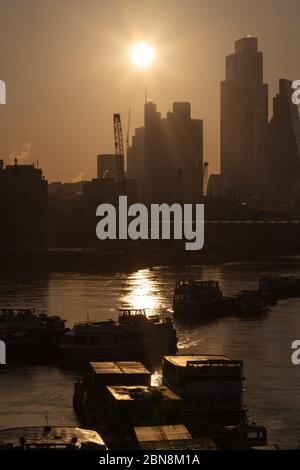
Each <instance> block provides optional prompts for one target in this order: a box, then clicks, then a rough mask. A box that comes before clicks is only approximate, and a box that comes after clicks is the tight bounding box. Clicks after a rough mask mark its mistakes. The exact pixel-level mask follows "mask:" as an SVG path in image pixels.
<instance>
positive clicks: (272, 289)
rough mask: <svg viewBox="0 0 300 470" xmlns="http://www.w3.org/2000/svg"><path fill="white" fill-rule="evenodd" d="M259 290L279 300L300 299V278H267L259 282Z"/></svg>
mask: <svg viewBox="0 0 300 470" xmlns="http://www.w3.org/2000/svg"><path fill="white" fill-rule="evenodd" d="M259 290H260V291H261V292H262V293H263V294H269V295H272V296H274V297H277V298H279V299H284V298H287V297H300V278H299V277H294V276H276V277H275V276H274V277H272V276H265V277H262V278H261V279H260V281H259Z"/></svg>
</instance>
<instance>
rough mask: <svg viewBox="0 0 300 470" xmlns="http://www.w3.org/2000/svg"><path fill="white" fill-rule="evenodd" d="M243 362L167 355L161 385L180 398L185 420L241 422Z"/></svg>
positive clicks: (243, 416)
mask: <svg viewBox="0 0 300 470" xmlns="http://www.w3.org/2000/svg"><path fill="white" fill-rule="evenodd" d="M243 380H244V377H243V362H242V361H240V360H235V359H230V358H228V357H225V356H221V355H196V356H193V355H180V356H166V357H164V362H163V384H165V385H166V386H167V387H169V388H170V389H171V390H173V392H174V393H176V394H177V395H178V396H179V397H180V398H182V400H183V410H184V419H185V422H187V423H193V422H207V423H214V424H218V425H221V426H229V425H237V424H244V423H245V422H246V421H247V409H246V406H245V405H244V393H243V392H244V389H243Z"/></svg>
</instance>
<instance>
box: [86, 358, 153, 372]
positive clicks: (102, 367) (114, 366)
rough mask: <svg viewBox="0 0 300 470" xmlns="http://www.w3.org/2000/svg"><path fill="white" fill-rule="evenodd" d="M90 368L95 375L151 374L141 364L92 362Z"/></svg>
mask: <svg viewBox="0 0 300 470" xmlns="http://www.w3.org/2000/svg"><path fill="white" fill-rule="evenodd" d="M90 367H91V369H92V371H93V373H94V374H95V375H99V374H150V372H149V370H148V369H147V368H146V367H145V366H144V364H142V363H141V362H134V361H121V362H90Z"/></svg>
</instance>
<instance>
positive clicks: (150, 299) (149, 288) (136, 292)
mask: <svg viewBox="0 0 300 470" xmlns="http://www.w3.org/2000/svg"><path fill="white" fill-rule="evenodd" d="M127 288H128V291H127V292H126V294H125V296H123V298H122V303H123V304H125V305H128V306H129V307H131V308H145V309H147V313H148V314H149V313H151V311H153V312H155V311H156V310H159V307H160V305H159V298H158V289H157V287H156V285H155V282H154V281H153V278H152V277H151V271H149V270H148V269H142V270H140V271H137V272H136V273H133V274H131V275H130V276H128V286H127Z"/></svg>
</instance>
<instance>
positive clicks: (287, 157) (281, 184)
mask: <svg viewBox="0 0 300 470" xmlns="http://www.w3.org/2000/svg"><path fill="white" fill-rule="evenodd" d="M293 91H294V90H293V89H292V82H291V81H290V80H285V79H280V80H279V93H278V94H277V95H276V96H275V97H274V98H273V117H272V118H271V120H270V122H269V125H268V152H267V161H266V178H265V182H266V192H267V193H268V194H269V195H272V196H279V197H281V198H285V197H288V195H289V193H290V191H291V190H292V189H293V187H294V185H295V183H296V181H297V179H298V180H299V179H300V120H299V111H298V107H297V105H295V104H293V102H292V92H293Z"/></svg>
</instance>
